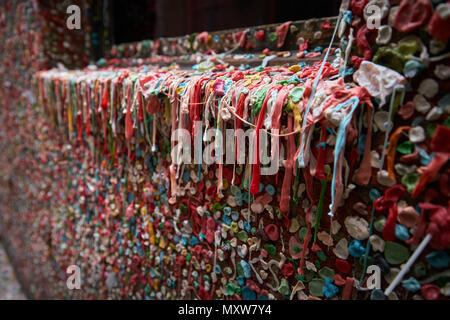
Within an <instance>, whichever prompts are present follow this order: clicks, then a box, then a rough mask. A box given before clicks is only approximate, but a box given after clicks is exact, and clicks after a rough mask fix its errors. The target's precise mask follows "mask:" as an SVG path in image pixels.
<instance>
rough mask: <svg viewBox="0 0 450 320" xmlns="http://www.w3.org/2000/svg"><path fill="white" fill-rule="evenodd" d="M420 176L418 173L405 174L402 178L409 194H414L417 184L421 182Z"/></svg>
mask: <svg viewBox="0 0 450 320" xmlns="http://www.w3.org/2000/svg"><path fill="white" fill-rule="evenodd" d="M419 179H420V175H419V174H418V173H416V172H413V173H408V174H405V175H404V176H403V177H402V185H404V186H405V187H406V190H408V192H409V193H411V192H413V190H414V188H415V187H416V184H417V182H419Z"/></svg>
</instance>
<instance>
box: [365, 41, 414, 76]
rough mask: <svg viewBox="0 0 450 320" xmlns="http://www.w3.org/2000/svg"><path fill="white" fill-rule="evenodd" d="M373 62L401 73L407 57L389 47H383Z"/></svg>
mask: <svg viewBox="0 0 450 320" xmlns="http://www.w3.org/2000/svg"><path fill="white" fill-rule="evenodd" d="M373 62H374V63H376V64H379V65H382V66H385V67H388V68H390V69H392V70H395V71H397V72H399V73H401V72H402V71H403V66H404V65H405V62H406V59H405V57H404V56H403V55H402V54H401V53H399V52H397V51H395V50H393V49H391V48H389V47H381V48H379V49H378V50H377V53H376V54H375V56H374V57H373Z"/></svg>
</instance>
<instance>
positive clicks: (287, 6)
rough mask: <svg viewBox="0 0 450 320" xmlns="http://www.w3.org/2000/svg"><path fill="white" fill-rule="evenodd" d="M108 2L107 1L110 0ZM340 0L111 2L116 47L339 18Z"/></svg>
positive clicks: (152, 0)
mask: <svg viewBox="0 0 450 320" xmlns="http://www.w3.org/2000/svg"><path fill="white" fill-rule="evenodd" d="M106 1H107V0H106ZM340 2H341V1H340V0H278V1H276V0H111V1H110V3H109V4H110V10H111V13H112V14H111V17H112V21H111V27H112V34H111V38H112V39H111V40H112V42H113V43H114V44H119V43H123V42H132V41H139V40H145V39H154V38H158V37H171V36H182V35H185V34H189V33H193V32H202V31H217V30H223V29H232V28H239V27H247V26H257V25H263V24H271V23H280V22H286V21H295V20H304V19H310V18H320V17H332V16H337V15H338V11H339V5H340Z"/></svg>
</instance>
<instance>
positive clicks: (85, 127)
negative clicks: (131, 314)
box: [0, 0, 450, 300]
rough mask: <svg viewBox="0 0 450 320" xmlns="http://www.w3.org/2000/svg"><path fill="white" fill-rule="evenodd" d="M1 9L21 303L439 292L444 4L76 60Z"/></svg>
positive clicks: (5, 191) (38, 27)
mask: <svg viewBox="0 0 450 320" xmlns="http://www.w3.org/2000/svg"><path fill="white" fill-rule="evenodd" d="M11 3H12V5H11V6H10V8H9V10H4V11H3V12H2V14H1V16H0V40H1V41H2V43H5V47H6V48H8V50H3V51H2V52H1V53H0V54H1V56H0V59H1V60H2V65H3V66H2V67H1V68H0V77H1V81H2V82H3V83H4V84H5V85H4V86H3V88H2V89H1V91H0V92H1V96H2V99H1V100H2V101H1V104H2V110H3V111H2V113H1V116H0V121H1V129H0V134H1V142H0V143H1V149H2V150H4V152H1V154H0V180H1V184H0V185H1V186H0V205H1V208H0V232H1V236H2V241H4V242H5V244H6V246H8V247H9V248H10V251H11V252H13V260H14V261H15V265H16V266H17V268H18V270H17V272H18V273H20V274H21V275H22V277H23V278H24V279H26V281H25V282H26V283H27V291H29V292H30V293H31V294H32V295H33V296H34V297H35V298H51V299H53V298H57V299H246V300H255V299H260V300H267V299H270V300H272V299H285V300H289V299H290V300H317V299H320V300H328V299H332V300H349V299H351V300H360V299H372V300H384V299H389V300H407V299H426V300H448V297H449V296H450V162H449V159H450V148H449V145H450V144H449V141H450V117H449V115H450V82H449V78H450V51H449V45H448V40H449V38H450V33H449V30H450V1H439V0H437V1H434V0H433V1H431V0H420V1H419V0H417V1H413V0H401V1H400V0H398V1H388V0H370V1H369V0H351V1H350V0H347V1H342V5H341V9H340V12H339V16H338V17H332V18H329V19H322V20H320V19H311V20H309V21H292V22H291V21H289V22H286V23H284V24H278V25H270V26H259V27H249V28H243V29H242V30H232V31H221V32H212V33H208V32H206V31H205V32H202V33H199V34H193V35H187V36H185V37H179V38H161V39H154V40H148V41H143V42H139V43H126V44H121V45H116V46H114V47H113V48H112V49H111V50H110V52H109V53H108V54H107V55H106V56H105V57H104V58H102V59H100V60H99V61H98V62H97V63H96V64H95V65H94V64H91V65H90V66H89V67H86V68H81V66H84V65H86V63H87V61H88V60H89V59H88V58H87V55H88V52H89V50H90V49H89V47H88V46H81V45H80V46H79V47H78V49H74V50H78V51H77V52H75V53H73V52H67V51H66V52H64V50H63V49H62V48H63V47H64V46H62V47H61V46H57V45H54V43H53V42H52V41H55V39H54V38H53V37H52V36H51V34H57V33H52V32H51V31H49V29H48V28H49V27H48V26H45V24H43V22H42V19H44V18H48V17H49V16H50V15H51V14H55V12H54V11H52V10H45V8H43V7H42V5H41V4H37V3H36V4H34V2H32V1H18V2H17V1H12V2H11ZM87 3H88V4H87V6H89V3H90V2H87ZM374 8H375V9H374ZM374 12H375V13H374ZM374 14H375V15H376V16H374ZM30 15H34V16H35V19H30ZM13 20H14V21H18V22H19V23H18V24H16V25H15V26H14V27H12V26H11V21H13ZM51 20H52V19H51ZM53 20H55V21H56V20H57V18H54V19H53ZM30 21H35V23H34V24H30ZM56 29H57V28H56ZM61 37H62V36H61ZM75 40H76V39H75ZM75 40H74V39H72V40H63V39H60V42H61V41H75ZM56 42H58V41H56ZM293 46H294V49H293V50H291V49H292V48H293ZM72 47H73V46H70V48H72ZM49 48H50V49H51V48H59V51H58V50H56V49H53V50H50V49H49ZM72 60H73V61H72ZM56 61H58V62H62V63H64V64H65V65H66V66H71V67H77V68H80V69H66V68H62V67H58V68H50V67H54V66H56ZM228 131H230V132H233V134H232V135H231V138H230V136H229V135H228V134H227V132H228ZM180 132H181V134H180ZM249 132H251V133H250V135H249V134H248V133H249ZM253 134H254V135H253ZM174 138H175V140H174ZM239 138H243V139H242V141H244V143H243V145H242V146H243V148H242V149H239V148H236V147H235V148H232V149H231V152H230V148H228V144H233V143H236V142H237V141H240V140H239ZM188 144H191V148H190V149H189V148H188V149H187V151H186V149H185V148H183V146H186V145H188ZM211 150H215V152H214V154H215V157H217V155H219V154H221V153H223V154H224V155H223V161H213V162H212V163H210V162H208V161H206V160H205V159H206V158H208V157H206V156H205V154H206V153H207V152H208V151H211ZM230 155H231V156H232V158H233V157H234V158H237V159H234V160H235V161H234V162H231V163H230V162H229V161H228V160H226V159H228V157H229V156H230ZM174 158H177V159H180V158H181V159H184V161H181V162H177V161H175V160H174ZM198 159H201V160H202V161H201V163H199V161H195V160H198ZM213 159H217V158H214V157H213ZM187 160H193V161H187ZM273 164H274V165H273ZM272 165H273V166H272ZM274 168H275V169H274ZM271 169H273V170H271ZM70 265H77V266H79V267H80V269H81V272H82V274H83V275H84V278H83V282H82V289H81V290H75V291H70V290H67V287H66V273H65V270H66V269H67V267H68V266H70ZM373 277H378V278H379V279H378V280H379V281H375V282H376V283H377V284H379V286H375V287H374V286H373V283H374V281H373V279H374V278H373Z"/></svg>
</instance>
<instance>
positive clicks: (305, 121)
mask: <svg viewBox="0 0 450 320" xmlns="http://www.w3.org/2000/svg"><path fill="white" fill-rule="evenodd" d="M341 19H342V12H339V16H338V19H337V22H336V26H335V27H334V31H333V36H332V37H331V40H330V44H329V45H328V50H327V53H326V54H325V57H324V58H323V60H322V64H321V66H320V69H319V72H317V74H316V78H315V79H314V83H313V86H312V88H311V94H310V96H309V99H308V104H307V106H306V110H305V114H304V117H303V124H302V127H303V128H306V127H307V123H308V114H309V111H310V109H311V105H312V102H313V100H314V97H315V94H316V89H317V85H318V84H319V80H320V77H321V76H322V72H323V69H324V67H325V63H326V61H327V59H328V55H329V53H330V49H331V46H332V44H333V42H334V38H335V36H336V32H337V29H338V27H339V24H340V22H341ZM305 139H306V138H305V131H302V133H301V144H300V153H299V155H298V162H299V165H300V167H301V168H304V167H305V166H306V165H305V161H304V158H303V149H304V147H305V142H306V141H305Z"/></svg>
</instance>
